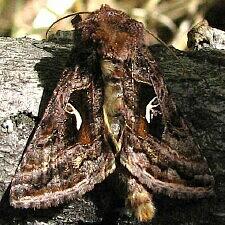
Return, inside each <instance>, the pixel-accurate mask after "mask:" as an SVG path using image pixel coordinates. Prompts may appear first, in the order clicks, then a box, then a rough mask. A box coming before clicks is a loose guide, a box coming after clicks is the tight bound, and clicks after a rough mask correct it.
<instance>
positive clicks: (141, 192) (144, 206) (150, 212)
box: [126, 178, 155, 222]
mask: <svg viewBox="0 0 225 225" xmlns="http://www.w3.org/2000/svg"><path fill="white" fill-rule="evenodd" d="M127 191H128V195H127V199H126V207H127V208H128V209H129V210H130V211H131V212H132V213H133V214H134V215H135V217H136V218H137V219H138V220H139V221H141V222H147V221H151V220H152V218H153V217H154V215H155V206H154V204H153V201H152V195H151V194H150V193H149V192H148V191H146V190H145V188H144V187H143V186H142V185H141V184H140V183H138V182H137V180H136V179H134V178H128V180H127Z"/></svg>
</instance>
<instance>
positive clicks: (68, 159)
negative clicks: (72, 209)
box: [10, 67, 115, 208]
mask: <svg viewBox="0 0 225 225" xmlns="http://www.w3.org/2000/svg"><path fill="white" fill-rule="evenodd" d="M101 94H102V93H101V88H100V84H94V83H93V82H92V80H91V77H90V75H89V76H88V73H87V74H85V72H81V71H80V69H79V68H78V67H77V68H76V69H75V70H74V71H72V70H66V71H65V72H64V73H63V76H62V78H61V80H60V81H59V84H58V85H57V87H56V89H55V90H54V93H53V96H52V98H51V100H50V102H49V104H48V106H47V108H46V110H45V112H44V115H43V118H42V119H41V121H40V123H39V125H38V126H37V129H36V132H35V134H34V137H33V139H32V140H31V142H30V143H29V145H28V147H27V149H26V150H25V153H24V155H23V158H22V161H21V163H20V165H19V167H18V169H17V172H16V174H15V177H14V178H13V180H12V183H11V192H10V201H11V205H12V206H14V207H17V208H18V207H21V208H47V207H50V206H57V205H58V204H60V203H63V202H65V201H67V200H70V199H74V198H76V197H79V196H81V195H83V194H84V193H85V192H87V191H89V190H91V189H93V187H94V185H95V184H96V183H99V182H101V181H102V180H104V179H105V178H106V177H107V176H108V175H109V174H110V173H111V172H112V171H113V170H114V168H115V165H114V156H113V154H112V152H110V148H109V147H108V146H107V144H106V143H105V142H104V139H103V137H102V135H101V133H100V132H101V129H102V118H101V115H99V113H98V112H99V111H100V107H101V101H102V97H101ZM77 111H78V112H79V113H80V116H81V119H82V120H83V121H82V123H81V126H80V125H78V123H80V122H79V121H77V120H79V118H78V117H79V116H78V115H76V114H77V113H74V112H77ZM74 114H75V115H74ZM86 121H88V122H86ZM79 126H80V128H79Z"/></svg>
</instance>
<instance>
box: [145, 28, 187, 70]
mask: <svg viewBox="0 0 225 225" xmlns="http://www.w3.org/2000/svg"><path fill="white" fill-rule="evenodd" d="M145 30H146V31H147V33H149V34H150V35H152V37H154V38H155V39H156V40H157V41H159V42H160V43H161V44H163V45H164V46H165V47H166V48H167V49H168V50H169V52H170V53H171V54H172V55H173V56H174V57H175V58H176V59H177V60H178V61H179V63H180V65H181V66H182V70H183V74H185V67H184V64H183V63H182V62H181V61H180V59H179V58H178V57H177V55H176V54H175V53H174V52H173V51H172V50H171V49H170V48H169V47H168V45H167V44H166V43H165V42H164V41H163V40H161V39H160V38H159V37H157V36H156V35H155V34H153V33H152V32H151V31H150V30H148V29H145Z"/></svg>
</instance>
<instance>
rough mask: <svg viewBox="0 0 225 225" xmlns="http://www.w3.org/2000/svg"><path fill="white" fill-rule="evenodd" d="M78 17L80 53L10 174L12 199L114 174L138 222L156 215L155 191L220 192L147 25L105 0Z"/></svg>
mask: <svg viewBox="0 0 225 225" xmlns="http://www.w3.org/2000/svg"><path fill="white" fill-rule="evenodd" d="M72 24H73V26H74V49H73V52H72V55H73V62H72V63H71V66H70V67H68V68H67V69H66V70H65V71H64V72H63V74H62V76H61V78H60V81H59V83H58V85H57V87H56V89H55V90H54V92H53V95H52V97H51V99H50V102H49V103H48V105H47V108H46V110H45V112H44V114H43V118H42V119H41V121H40V123H39V124H38V126H37V129H36V132H35V134H34V136H33V138H32V140H31V142H30V143H29V145H28V147H27V149H26V151H25V153H24V155H23V158H22V160H21V163H20V165H19V167H18V169H17V171H16V174H15V176H14V178H13V180H12V183H11V192H10V202H11V205H12V206H14V207H16V208H37V209H39V208H48V207H51V206H57V205H59V204H61V203H64V202H66V201H69V200H72V199H75V198H78V197H80V196H82V195H84V194H85V193H86V192H88V191H90V190H92V189H93V188H94V186H95V184H97V183H100V182H102V181H103V180H105V179H106V177H108V176H109V175H110V174H112V173H117V174H118V176H120V179H121V182H122V183H123V184H124V186H125V190H126V194H125V205H126V207H127V208H128V209H129V210H131V211H132V212H133V214H134V215H135V216H136V218H137V219H138V220H139V221H150V220H151V219H152V218H153V217H154V214H155V211H156V210H155V207H154V202H153V196H154V195H155V194H163V195H166V196H169V197H171V198H177V199H198V198H205V197H208V196H211V195H213V185H214V179H213V176H212V175H211V172H210V169H209V167H208V165H207V162H206V160H205V158H204V157H203V156H202V154H201V153H200V150H199V147H198V146H197V145H196V144H195V143H194V141H193V138H192V135H191V132H190V129H189V128H188V126H187V122H185V120H184V119H183V118H182V116H181V115H180V114H179V112H178V110H177V108H176V106H175V104H174V102H173V100H172V98H171V96H170V95H169V93H168V90H167V88H166V86H165V83H164V80H163V75H162V73H161V72H160V70H159V68H158V66H157V63H156V61H155V60H154V58H153V56H152V55H151V53H150V51H149V49H148V46H146V44H145V37H146V36H145V35H146V30H145V28H144V26H143V24H142V23H140V22H137V21H136V20H134V19H131V18H130V17H129V16H128V15H126V14H125V13H124V12H121V11H118V10H115V9H112V8H110V7H109V6H107V5H103V6H102V7H101V8H100V9H99V10H97V11H94V12H91V13H89V14H88V15H87V17H86V18H84V19H82V18H81V17H78V16H76V17H75V18H74V19H73V20H72Z"/></svg>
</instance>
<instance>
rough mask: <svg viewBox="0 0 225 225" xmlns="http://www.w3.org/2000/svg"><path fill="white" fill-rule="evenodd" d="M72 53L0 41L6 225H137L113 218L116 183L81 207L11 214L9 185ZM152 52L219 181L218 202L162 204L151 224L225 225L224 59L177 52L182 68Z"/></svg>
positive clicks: (67, 46) (0, 177) (0, 185)
mask: <svg viewBox="0 0 225 225" xmlns="http://www.w3.org/2000/svg"><path fill="white" fill-rule="evenodd" d="M71 48H72V44H71V43H69V42H67V43H66V42H63V43H56V42H55V43H54V42H45V41H36V40H32V39H29V38H20V39H13V38H0V49H1V54H0V124H1V130H0V199H2V200H1V204H0V215H1V216H0V224H71V223H72V224H86V223H87V224H128V223H132V224H139V223H138V222H137V221H135V220H133V219H132V218H130V219H127V217H126V218H124V217H122V216H120V215H119V216H118V217H116V218H117V219H115V216H112V215H115V214H118V213H117V212H116V211H114V212H112V210H111V207H112V205H115V204H116V203H115V204H114V196H113V194H112V191H111V189H110V185H109V183H110V181H105V182H103V184H100V185H96V188H95V189H94V190H93V191H91V192H90V193H88V194H86V195H85V196H84V197H83V198H82V199H78V200H76V201H73V202H71V203H69V204H64V205H61V206H60V207H57V208H51V209H47V210H36V211H33V210H16V209H14V208H12V207H10V206H9V202H8V197H9V196H8V195H9V185H10V181H11V179H12V177H13V175H14V173H15V171H16V168H17V165H18V164H19V161H20V158H21V157H22V153H23V150H24V148H25V146H26V143H27V140H28V138H29V136H30V135H31V133H32V130H33V128H34V125H35V122H36V118H38V117H40V115H41V114H42V112H43V109H44V108H45V106H46V103H47V101H48V100H49V97H50V96H51V93H52V91H53V89H54V87H55V86H56V83H57V81H58V78H59V76H60V74H61V72H62V71H63V69H64V68H65V65H66V62H67V61H68V59H69V56H70V51H71ZM149 50H150V51H151V52H152V54H153V55H154V56H155V58H156V60H157V61H158V63H159V66H160V68H161V70H162V72H163V74H164V76H165V81H166V84H167V86H168V89H169V90H170V92H171V93H172V96H173V98H174V101H175V102H176V105H177V106H178V108H179V109H180V111H181V113H182V115H183V116H184V117H185V119H186V120H187V121H188V122H189V123H190V127H191V130H192V132H193V136H194V138H195V141H196V142H197V143H198V144H199V146H200V148H201V150H202V152H203V154H204V155H205V156H206V158H207V160H208V163H209V165H210V167H211V169H212V173H213V174H214V177H215V180H216V186H215V192H216V197H215V198H214V199H211V200H210V201H209V200H203V201H195V202H193V201H192V202H180V201H178V200H171V199H166V198H163V197H157V198H156V204H157V209H158V210H157V213H156V217H155V218H154V220H153V221H152V224H160V225H161V224H194V225H197V224H198V225H199V224H224V223H225V188H224V186H225V176H224V175H225V103H224V102H225V53H224V51H222V50H220V51H219V50H213V49H202V50H199V51H190V52H181V51H178V50H175V49H172V50H173V51H174V52H175V54H176V55H177V56H178V58H179V60H178V59H176V58H175V57H174V56H173V55H172V54H171V53H170V52H169V51H168V49H166V48H165V47H163V46H161V45H155V46H152V47H151V48H150V49H149ZM108 180H109V179H108ZM112 217H113V219H112Z"/></svg>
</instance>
